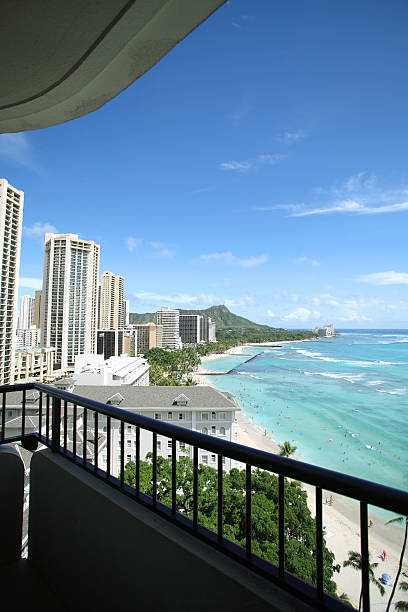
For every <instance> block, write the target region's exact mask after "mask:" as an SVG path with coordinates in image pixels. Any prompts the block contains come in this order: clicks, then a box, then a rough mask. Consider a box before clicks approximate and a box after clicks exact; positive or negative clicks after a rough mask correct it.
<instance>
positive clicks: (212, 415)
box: [211, 412, 217, 421]
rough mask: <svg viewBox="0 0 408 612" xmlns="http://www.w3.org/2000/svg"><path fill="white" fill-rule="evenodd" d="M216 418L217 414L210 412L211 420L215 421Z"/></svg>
mask: <svg viewBox="0 0 408 612" xmlns="http://www.w3.org/2000/svg"><path fill="white" fill-rule="evenodd" d="M216 418H217V413H216V412H212V413H211V420H212V421H215V419H216Z"/></svg>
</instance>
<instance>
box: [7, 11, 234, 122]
mask: <svg viewBox="0 0 408 612" xmlns="http://www.w3.org/2000/svg"><path fill="white" fill-rule="evenodd" d="M224 1H225V0H130V1H127V2H126V1H124V0H36V2H33V0H3V1H2V3H1V4H2V7H1V19H0V133H5V132H20V131H25V130H36V129H40V128H44V127H49V126H52V125H56V124H59V123H64V122H65V121H70V120H71V119H75V118H77V117H81V116H82V115H86V114H87V113H90V112H92V111H94V110H96V109H97V108H100V107H101V106H103V105H104V104H105V103H106V102H108V101H109V100H111V99H112V98H114V97H115V96H116V95H118V94H119V93H120V92H121V91H123V90H124V89H126V87H128V86H129V85H130V84H131V83H133V82H134V81H135V80H136V79H138V78H139V77H140V76H142V75H143V74H144V73H145V72H147V71H148V70H149V69H150V68H152V66H154V65H155V64H156V63H157V62H158V61H159V60H160V59H161V58H162V57H163V56H164V55H166V54H167V53H168V52H169V51H170V50H171V49H172V48H173V47H174V46H175V45H177V43H179V42H180V41H181V40H183V38H185V36H187V35H188V34H189V33H190V32H191V31H192V30H193V29H194V28H195V27H197V26H198V25H199V24H200V23H201V22H202V21H204V20H205V19H206V18H207V17H208V16H209V15H211V13H213V12H214V11H215V10H216V9H217V8H218V7H219V6H221V5H222V4H223V3H224Z"/></svg>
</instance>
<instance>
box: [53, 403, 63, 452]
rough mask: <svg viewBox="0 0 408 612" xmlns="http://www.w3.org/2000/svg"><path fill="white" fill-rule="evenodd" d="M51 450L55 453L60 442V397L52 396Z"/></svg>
mask: <svg viewBox="0 0 408 612" xmlns="http://www.w3.org/2000/svg"><path fill="white" fill-rule="evenodd" d="M51 427H52V429H51V432H52V433H51V450H52V452H53V453H57V452H58V451H59V449H60V442H61V399H60V398H59V397H53V398H52V425H51Z"/></svg>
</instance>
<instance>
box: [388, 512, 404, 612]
mask: <svg viewBox="0 0 408 612" xmlns="http://www.w3.org/2000/svg"><path fill="white" fill-rule="evenodd" d="M404 519H405V534H404V542H403V544H402V550H401V554H400V560H399V566H398V571H397V575H396V577H395V580H394V586H393V587H392V591H391V595H390V598H389V600H388V604H387V609H386V612H388V610H389V609H390V605H391V602H392V598H393V597H394V593H395V589H396V588H397V583H398V580H399V577H400V574H401V570H402V561H403V559H404V554H405V548H406V546H407V531H408V516H405V517H404V516H397V517H395V518H393V519H391V520H389V521H387V522H386V523H385V524H386V525H389V524H390V523H403V522H404Z"/></svg>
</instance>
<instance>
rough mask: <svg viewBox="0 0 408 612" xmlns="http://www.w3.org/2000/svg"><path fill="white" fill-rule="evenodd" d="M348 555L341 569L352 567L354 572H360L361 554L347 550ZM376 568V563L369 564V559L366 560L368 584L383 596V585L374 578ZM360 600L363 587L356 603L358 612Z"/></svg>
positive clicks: (361, 565)
mask: <svg viewBox="0 0 408 612" xmlns="http://www.w3.org/2000/svg"><path fill="white" fill-rule="evenodd" d="M348 555H349V558H348V559H347V560H346V561H343V567H352V568H353V569H355V570H356V571H361V570H362V567H363V564H362V560H361V554H360V553H358V552H356V551H354V550H349V551H348ZM377 566H378V563H370V559H369V560H368V577H369V580H370V582H372V583H373V584H375V586H376V587H377V588H378V590H379V591H380V593H381V595H384V593H385V589H384V587H383V585H382V584H381V582H378V580H377V578H376V577H375V576H374V568H375V567H377ZM362 599H363V586H362V585H361V591H360V600H359V603H358V609H359V611H360V610H361V602H362Z"/></svg>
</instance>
